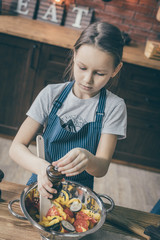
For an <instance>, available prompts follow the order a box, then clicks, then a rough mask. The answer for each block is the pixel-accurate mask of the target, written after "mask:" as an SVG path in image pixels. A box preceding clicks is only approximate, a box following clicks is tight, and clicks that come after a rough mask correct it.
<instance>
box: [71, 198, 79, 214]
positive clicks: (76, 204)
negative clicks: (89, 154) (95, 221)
mask: <svg viewBox="0 0 160 240" xmlns="http://www.w3.org/2000/svg"><path fill="white" fill-rule="evenodd" d="M81 209H82V203H81V202H77V201H75V202H73V203H72V204H71V206H70V210H71V211H72V212H79V211H80V210H81Z"/></svg>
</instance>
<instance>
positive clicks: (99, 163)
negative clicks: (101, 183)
mask: <svg viewBox="0 0 160 240" xmlns="http://www.w3.org/2000/svg"><path fill="white" fill-rule="evenodd" d="M110 162H111V159H109V158H107V159H106V158H101V157H97V156H95V155H93V154H91V153H90V156H89V161H88V165H87V168H86V171H87V172H88V173H89V174H91V175H92V176H94V177H97V178H98V177H103V176H104V175H105V174H106V173H107V171H108V168H109V165H110Z"/></svg>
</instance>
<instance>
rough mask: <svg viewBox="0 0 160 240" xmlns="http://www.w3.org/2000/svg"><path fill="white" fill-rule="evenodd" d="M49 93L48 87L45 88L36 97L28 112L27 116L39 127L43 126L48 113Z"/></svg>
mask: <svg viewBox="0 0 160 240" xmlns="http://www.w3.org/2000/svg"><path fill="white" fill-rule="evenodd" d="M49 95H50V91H49V85H48V86H47V87H45V88H44V89H43V90H42V91H41V92H40V93H39V94H38V96H37V97H36V99H35V100H34V102H33V103H32V105H31V107H30V108H29V110H28V112H27V113H26V115H27V116H29V117H31V118H32V119H34V120H35V121H37V122H38V123H40V124H41V125H44V123H45V122H46V120H47V118H48V114H49V111H50V107H51V106H50V101H49V99H50V97H49Z"/></svg>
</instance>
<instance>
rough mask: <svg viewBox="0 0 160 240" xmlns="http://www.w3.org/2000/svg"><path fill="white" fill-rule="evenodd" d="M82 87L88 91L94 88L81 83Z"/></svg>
mask: <svg viewBox="0 0 160 240" xmlns="http://www.w3.org/2000/svg"><path fill="white" fill-rule="evenodd" d="M81 87H82V88H83V89H84V90H87V91H89V90H91V89H92V87H88V86H85V85H82V84H81Z"/></svg>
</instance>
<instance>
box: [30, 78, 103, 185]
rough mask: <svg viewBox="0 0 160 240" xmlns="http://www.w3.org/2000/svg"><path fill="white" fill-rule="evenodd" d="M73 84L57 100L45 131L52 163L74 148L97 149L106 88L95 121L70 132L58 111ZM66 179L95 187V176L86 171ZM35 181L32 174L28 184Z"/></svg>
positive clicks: (46, 155)
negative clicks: (61, 121) (64, 126)
mask: <svg viewBox="0 0 160 240" xmlns="http://www.w3.org/2000/svg"><path fill="white" fill-rule="evenodd" d="M73 84H74V81H73V82H70V83H69V84H68V85H67V86H66V87H65V89H64V90H63V91H62V93H61V94H60V96H59V97H58V99H57V100H56V101H55V103H54V105H53V108H52V110H51V112H50V114H49V117H48V124H47V127H46V129H45V131H44V133H43V138H44V143H45V159H46V160H47V161H48V162H50V163H52V162H53V161H57V160H58V159H60V158H61V157H63V156H64V155H65V154H67V153H68V152H69V151H70V150H71V149H73V148H84V149H86V150H88V151H89V152H91V153H92V154H94V155H95V154H96V151H97V147H98V143H99V140H100V136H101V127H102V119H103V115H104V109H105V103H106V89H105V88H102V89H101V91H100V97H99V103H98V108H97V112H96V120H95V122H89V123H87V124H85V125H84V126H83V127H82V128H81V129H80V130H79V131H78V132H70V131H67V130H66V129H65V128H63V127H62V126H61V123H60V119H59V117H58V116H57V114H56V113H57V111H58V109H59V108H60V107H61V106H62V103H63V102H64V101H65V99H66V97H67V95H68V94H69V92H70V90H71V89H72V86H73ZM65 179H67V180H72V181H76V182H78V183H80V184H82V185H84V186H87V187H89V188H91V189H93V181H94V177H93V176H92V175H90V174H88V173H87V172H86V171H83V172H82V173H80V174H78V175H76V176H72V177H66V178H65ZM35 181H37V175H35V174H32V176H31V178H30V179H29V181H28V183H27V184H28V185H29V184H31V183H33V182H35Z"/></svg>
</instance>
